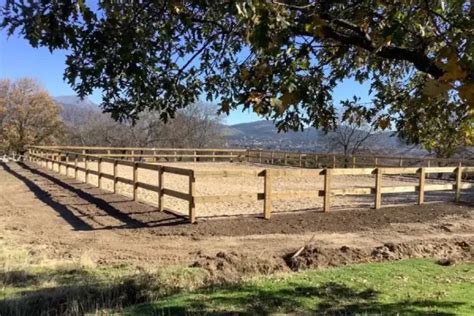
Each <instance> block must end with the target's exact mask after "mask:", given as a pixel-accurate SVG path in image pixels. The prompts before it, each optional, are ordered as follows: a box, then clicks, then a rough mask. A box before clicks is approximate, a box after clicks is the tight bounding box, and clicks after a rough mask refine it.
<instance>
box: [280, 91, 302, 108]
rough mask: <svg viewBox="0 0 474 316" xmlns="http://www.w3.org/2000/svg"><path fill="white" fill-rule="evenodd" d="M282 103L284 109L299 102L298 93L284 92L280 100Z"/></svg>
mask: <svg viewBox="0 0 474 316" xmlns="http://www.w3.org/2000/svg"><path fill="white" fill-rule="evenodd" d="M280 100H281V102H282V106H283V107H284V108H288V106H290V105H292V104H295V103H298V101H299V93H298V91H297V90H294V91H292V92H285V93H283V95H282V96H281V98H280Z"/></svg>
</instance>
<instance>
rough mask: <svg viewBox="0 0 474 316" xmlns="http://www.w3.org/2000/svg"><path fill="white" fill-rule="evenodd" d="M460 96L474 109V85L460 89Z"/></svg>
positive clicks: (466, 85)
mask: <svg viewBox="0 0 474 316" xmlns="http://www.w3.org/2000/svg"><path fill="white" fill-rule="evenodd" d="M458 92H459V96H460V97H461V98H462V99H463V100H464V101H465V102H466V103H467V104H470V106H471V107H474V83H465V84H464V85H463V86H462V87H460V88H459V89H458Z"/></svg>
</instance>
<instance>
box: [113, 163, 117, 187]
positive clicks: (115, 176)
mask: <svg viewBox="0 0 474 316" xmlns="http://www.w3.org/2000/svg"><path fill="white" fill-rule="evenodd" d="M117 169H118V160H117V159H114V171H113V172H114V174H113V176H114V186H113V190H114V194H115V193H117Z"/></svg>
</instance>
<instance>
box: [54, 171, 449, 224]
mask: <svg viewBox="0 0 474 316" xmlns="http://www.w3.org/2000/svg"><path fill="white" fill-rule="evenodd" d="M160 164H162V165H166V166H173V167H180V168H186V169H193V170H195V171H196V170H205V171H216V170H227V171H241V170H246V171H248V170H255V171H261V170H264V169H265V168H271V169H282V168H284V169H288V167H283V166H271V165H259V164H253V163H252V164H250V163H245V162H243V163H239V162H234V163H229V162H213V163H211V162H208V163H206V162H200V163H186V162H178V163H160ZM89 168H91V169H92V170H96V171H97V169H98V168H97V163H96V162H90V163H89ZM112 168H113V165H112V164H111V163H103V166H102V170H103V172H104V173H108V174H112V173H113V170H112ZM294 169H298V168H294ZM61 172H62V174H65V173H66V170H65V167H62V168H61ZM132 172H133V169H132V167H128V166H120V167H119V168H118V176H119V177H124V178H128V179H132ZM303 172H311V170H309V169H305V170H304V171H303ZM69 175H70V176H73V169H72V168H70V169H69ZM78 178H79V180H82V181H84V179H85V175H84V173H83V172H79V174H78ZM138 179H139V181H140V182H144V183H148V184H152V185H157V184H158V174H157V172H156V171H150V170H140V169H139V172H138ZM97 181H98V177H97V176H96V175H89V182H90V183H91V184H97ZM453 182H454V179H452V180H436V179H427V181H426V183H427V184H431V183H453ZM323 183H324V176H322V175H316V176H315V175H314V173H312V174H309V175H305V176H298V177H295V176H283V177H275V178H274V179H273V184H272V190H273V191H274V192H281V191H316V190H323ZM164 184H165V187H166V188H168V189H172V190H175V191H180V192H185V193H187V190H188V178H187V177H186V176H180V175H175V174H169V173H165V174H164ZM417 184H418V179H417V178H416V177H401V176H384V179H383V186H399V185H402V186H403V185H417ZM102 185H103V189H105V190H108V191H112V188H113V182H112V180H109V179H103V180H102ZM374 185H375V176H336V177H334V178H333V180H332V185H331V186H332V188H334V189H336V188H348V187H374ZM117 191H118V193H120V194H122V195H124V196H128V197H131V196H132V186H131V185H128V184H124V183H119V184H118V185H117ZM261 192H263V178H262V177H201V176H197V177H196V194H197V195H198V196H216V195H217V196H220V195H237V194H240V193H261ZM137 197H138V199H139V200H142V201H145V202H147V203H150V204H152V205H157V201H158V194H157V193H156V192H153V191H149V190H146V189H143V188H139V189H138V192H137ZM453 198H454V192H452V191H439V192H427V193H426V196H425V200H426V201H427V202H435V201H450V200H452V199H453ZM416 201H417V193H399V194H384V195H383V196H382V205H384V206H390V205H400V204H414V203H416ZM373 203H374V196H373V195H365V196H335V197H333V198H332V199H331V208H332V209H354V208H367V207H370V206H373ZM164 205H165V207H166V208H168V209H170V210H173V211H175V212H178V213H182V214H187V213H188V204H187V202H186V201H183V200H179V199H176V198H173V197H170V196H165V197H164ZM272 205H273V210H272V211H273V213H287V212H298V211H306V210H319V211H320V210H322V206H323V198H322V197H320V196H317V195H316V194H315V196H314V197H313V198H299V199H293V200H275V201H273V203H272ZM262 212H263V201H257V200H255V201H254V202H248V201H240V202H236V201H231V202H220V203H206V204H199V203H197V205H196V214H197V216H198V217H219V216H235V215H255V214H262Z"/></svg>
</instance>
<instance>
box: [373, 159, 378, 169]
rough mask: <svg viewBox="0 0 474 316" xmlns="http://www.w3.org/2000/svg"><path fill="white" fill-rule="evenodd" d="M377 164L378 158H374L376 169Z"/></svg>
mask: <svg viewBox="0 0 474 316" xmlns="http://www.w3.org/2000/svg"><path fill="white" fill-rule="evenodd" d="M378 164H379V158H377V157H375V158H374V166H375V168H377V165H378Z"/></svg>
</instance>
